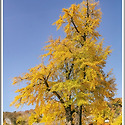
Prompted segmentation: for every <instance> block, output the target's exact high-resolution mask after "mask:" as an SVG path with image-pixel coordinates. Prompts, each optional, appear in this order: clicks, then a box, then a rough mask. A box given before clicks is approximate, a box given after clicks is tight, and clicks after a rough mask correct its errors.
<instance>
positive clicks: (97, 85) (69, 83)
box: [11, 0, 116, 125]
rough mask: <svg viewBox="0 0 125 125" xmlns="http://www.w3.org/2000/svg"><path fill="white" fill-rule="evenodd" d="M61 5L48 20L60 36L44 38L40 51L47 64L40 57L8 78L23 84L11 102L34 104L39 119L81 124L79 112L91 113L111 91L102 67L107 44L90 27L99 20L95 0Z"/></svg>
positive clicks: (112, 85)
mask: <svg viewBox="0 0 125 125" xmlns="http://www.w3.org/2000/svg"><path fill="white" fill-rule="evenodd" d="M62 11H63V14H62V15H61V16H60V17H59V20H57V21H56V22H55V23H54V24H56V26H57V29H59V28H60V27H61V26H63V28H64V32H65V33H66V37H65V38H64V39H62V38H60V37H59V38H58V39H56V40H54V39H53V38H50V40H49V41H48V42H47V43H48V44H47V45H46V46H45V47H44V50H45V51H46V54H43V55H41V58H42V59H43V60H44V58H46V57H49V61H48V64H47V65H45V64H44V63H43V62H42V63H41V64H39V65H37V66H35V67H33V68H31V69H29V72H28V73H25V74H23V75H22V76H19V77H15V78H14V79H13V84H17V83H19V82H22V81H25V82H26V84H27V86H26V87H24V88H21V89H18V90H17V91H16V92H18V93H19V94H18V95H17V96H16V97H15V100H14V101H13V102H12V103H11V105H13V104H14V105H15V106H16V107H19V106H21V105H23V104H27V105H30V104H33V105H34V104H35V114H34V115H35V116H42V119H41V121H40V122H45V123H48V124H51V123H52V122H53V121H61V120H62V124H63V121H64V119H66V124H67V125H74V124H75V120H74V119H76V117H77V121H78V123H77V124H79V125H82V124H84V122H85V120H84V118H85V117H87V116H90V115H93V116H95V118H96V116H98V115H99V114H100V112H101V111H102V110H103V109H104V108H105V107H106V106H107V103H105V101H106V100H107V99H108V100H111V99H112V98H113V97H114V95H115V91H116V88H115V86H116V84H115V83H114V82H115V79H114V78H112V77H110V76H111V71H110V72H109V73H105V72H104V70H103V68H104V67H105V64H106V59H107V56H108V55H109V54H110V53H111V50H110V46H108V47H105V48H103V40H99V37H100V36H101V35H100V34H99V33H98V31H97V30H96V28H97V27H99V24H100V22H101V10H100V8H98V2H93V1H88V0H87V1H83V2H82V3H81V4H78V5H75V4H72V5H71V7H70V8H68V9H63V10H62ZM96 120H97V119H96Z"/></svg>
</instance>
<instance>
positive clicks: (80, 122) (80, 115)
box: [79, 105, 82, 125]
mask: <svg viewBox="0 0 125 125" xmlns="http://www.w3.org/2000/svg"><path fill="white" fill-rule="evenodd" d="M79 125H82V105H81V106H80V109H79Z"/></svg>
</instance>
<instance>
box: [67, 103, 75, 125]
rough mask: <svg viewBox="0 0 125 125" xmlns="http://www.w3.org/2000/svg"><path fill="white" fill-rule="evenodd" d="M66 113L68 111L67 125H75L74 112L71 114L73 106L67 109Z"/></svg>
mask: <svg viewBox="0 0 125 125" xmlns="http://www.w3.org/2000/svg"><path fill="white" fill-rule="evenodd" d="M65 111H66V125H74V124H73V118H72V112H71V105H69V106H68V107H66V108H65Z"/></svg>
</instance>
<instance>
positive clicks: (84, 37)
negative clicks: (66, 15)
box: [71, 17, 86, 46]
mask: <svg viewBox="0 0 125 125" xmlns="http://www.w3.org/2000/svg"><path fill="white" fill-rule="evenodd" d="M71 22H72V24H73V26H74V28H75V29H76V31H77V33H80V32H79V30H78V28H77V26H76V25H75V23H74V20H73V17H71ZM81 37H82V38H83V40H84V41H86V34H85V33H84V36H81ZM81 44H82V43H81ZM82 46H83V44H82Z"/></svg>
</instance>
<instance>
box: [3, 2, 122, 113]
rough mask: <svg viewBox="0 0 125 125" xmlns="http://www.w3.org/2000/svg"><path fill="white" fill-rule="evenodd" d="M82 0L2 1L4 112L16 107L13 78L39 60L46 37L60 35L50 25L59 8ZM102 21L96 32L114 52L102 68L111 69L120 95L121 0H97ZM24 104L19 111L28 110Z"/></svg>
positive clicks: (59, 12)
mask: <svg viewBox="0 0 125 125" xmlns="http://www.w3.org/2000/svg"><path fill="white" fill-rule="evenodd" d="M81 2H82V0H4V1H3V5H4V6H3V9H4V15H3V19H4V20H3V22H4V25H3V26H4V27H3V28H4V30H3V34H4V36H3V38H4V40H3V111H14V110H17V109H16V108H15V107H14V106H12V107H10V106H9V104H10V103H11V102H12V101H13V99H14V97H15V95H16V94H15V93H14V91H15V90H16V89H17V88H18V86H16V87H14V86H12V81H11V80H12V78H13V77H15V76H18V75H21V74H22V73H24V72H27V71H28V70H27V69H29V68H31V67H34V66H35V65H37V64H39V63H40V61H41V60H40V58H39V56H40V55H41V54H42V53H43V52H42V51H41V48H42V47H43V46H44V45H45V41H47V40H48V38H49V36H51V35H52V36H54V38H57V37H58V36H62V37H63V32H62V31H61V30H59V31H57V30H56V26H52V23H53V22H55V21H56V20H57V19H58V17H59V15H60V14H61V10H62V8H68V7H70V5H71V4H73V3H76V4H77V3H81ZM100 7H101V10H102V13H103V15H102V22H101V24H100V28H99V32H100V34H101V35H102V36H103V37H104V39H105V43H104V46H108V45H111V46H112V47H111V49H113V52H112V54H111V56H110V57H109V58H108V60H107V65H106V68H105V71H109V70H110V69H111V68H113V73H114V75H115V77H116V83H117V84H118V85H117V88H118V91H117V93H118V94H117V95H116V97H122V0H100ZM30 108H33V107H32V106H29V107H27V106H24V107H23V108H19V109H18V110H17V111H19V110H27V109H30Z"/></svg>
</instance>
